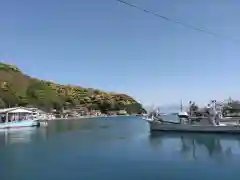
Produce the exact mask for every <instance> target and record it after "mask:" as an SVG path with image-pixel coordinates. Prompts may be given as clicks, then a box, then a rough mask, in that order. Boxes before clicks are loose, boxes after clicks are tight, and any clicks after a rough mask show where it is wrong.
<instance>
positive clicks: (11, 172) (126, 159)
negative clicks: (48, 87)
mask: <svg viewBox="0 0 240 180" xmlns="http://www.w3.org/2000/svg"><path fill="white" fill-rule="evenodd" d="M239 167H240V136H236V135H231V136H230V135H228V136H226V135H205V134H176V133H175V134H169V133H160V134H159V133H157V134H150V133H149V126H148V124H147V123H146V122H145V121H143V120H141V119H139V118H137V117H117V118H93V119H81V120H65V121H52V122H49V126H48V127H41V128H38V129H35V128H34V129H32V128H29V129H22V130H14V131H3V132H0V180H48V179H49V180H63V179H64V180H72V179H73V180H75V179H76V180H80V179H81V180H100V179H101V180H123V179H129V180H130V179H136V180H141V179H144V180H153V179H154V180H157V179H163V180H170V179H177V180H178V179H179V180H180V179H181V180H187V179H189V180H198V179H204V180H208V179H209V180H210V179H211V180H212V178H217V179H218V180H219V179H227V180H231V179H240V170H239Z"/></svg>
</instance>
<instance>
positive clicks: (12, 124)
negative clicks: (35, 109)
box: [0, 120, 40, 129]
mask: <svg viewBox="0 0 240 180" xmlns="http://www.w3.org/2000/svg"><path fill="white" fill-rule="evenodd" d="M39 126H40V122H39V121H38V120H31V121H20V122H7V123H0V129H9V128H21V127H39Z"/></svg>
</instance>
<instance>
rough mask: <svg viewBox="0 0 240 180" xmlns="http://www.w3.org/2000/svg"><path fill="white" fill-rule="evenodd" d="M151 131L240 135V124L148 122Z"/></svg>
mask: <svg viewBox="0 0 240 180" xmlns="http://www.w3.org/2000/svg"><path fill="white" fill-rule="evenodd" d="M148 122H149V124H150V130H151V131H165V132H166V131H169V132H170V131H171V132H198V133H238V134H240V125H239V124H232V125H230V124H228V125H227V124H224V123H222V124H219V125H211V124H209V125H207V124H206V125H203V124H181V123H172V122H171V123H169V122H161V121H152V122H150V121H148Z"/></svg>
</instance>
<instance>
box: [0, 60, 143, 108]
mask: <svg viewBox="0 0 240 180" xmlns="http://www.w3.org/2000/svg"><path fill="white" fill-rule="evenodd" d="M14 106H33V107H38V108H41V109H44V110H46V111H51V110H52V109H56V110H58V111H61V110H63V109H74V108H77V107H78V108H79V109H81V108H84V109H87V110H100V111H101V112H103V113H106V112H107V111H118V110H123V109H125V110H126V111H127V112H128V113H142V112H145V110H144V109H143V108H142V105H141V104H139V103H138V102H137V101H135V100H134V99H133V98H132V97H130V96H128V95H126V94H117V93H108V92H104V91H101V90H97V89H92V88H82V87H79V86H72V85H61V84H56V83H53V82H50V81H44V80H39V79H36V78H32V77H29V76H27V75H25V74H24V73H22V72H21V70H20V69H19V68H18V67H16V66H14V65H9V64H5V63H0V108H4V107H14Z"/></svg>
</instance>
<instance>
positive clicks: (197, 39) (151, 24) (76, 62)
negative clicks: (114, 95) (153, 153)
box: [0, 0, 240, 105]
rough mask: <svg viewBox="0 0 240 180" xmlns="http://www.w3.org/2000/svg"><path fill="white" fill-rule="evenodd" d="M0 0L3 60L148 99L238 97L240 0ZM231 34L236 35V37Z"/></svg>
mask: <svg viewBox="0 0 240 180" xmlns="http://www.w3.org/2000/svg"><path fill="white" fill-rule="evenodd" d="M128 2H130V3H133V4H136V5H138V6H141V7H143V8H146V9H149V10H151V11H153V12H155V13H159V14H162V15H164V16H167V17H169V18H172V19H176V20H178V21H182V22H186V23H188V24H192V25H194V26H197V27H201V28H206V29H208V30H211V31H213V32H215V33H217V34H220V35H222V36H226V37H229V38H226V39H222V38H219V37H214V36H212V35H209V34H204V33H201V32H198V31H195V30H192V29H189V28H185V27H182V26H180V25H178V24H174V23H171V22H167V21H164V20H162V19H160V18H157V17H154V16H152V15H149V14H146V13H144V12H141V11H138V10H136V9H133V8H131V7H128V6H126V5H124V4H121V3H119V2H117V1H116V0H101V1H100V0H51V1H49V0H41V1H34V0H21V1H19V0H0V12H1V16H0V61H2V62H6V63H12V64H16V65H17V66H18V67H20V68H21V69H22V71H23V72H24V73H26V74H28V75H30V76H33V77H37V78H40V79H45V80H52V81H55V82H57V83H62V84H74V85H80V86H83V87H91V88H98V89H102V90H105V91H111V92H120V93H127V94H129V95H131V96H133V97H134V98H136V99H137V100H138V101H140V102H141V103H142V104H144V105H151V104H158V105H170V104H179V102H180V99H182V100H183V103H187V102H188V101H189V100H194V101H195V102H196V103H200V104H202V103H206V102H208V100H209V99H219V100H221V99H226V98H228V97H229V96H231V97H232V98H233V99H240V80H239V77H240V70H239V69H240V41H238V40H240V33H239V29H240V21H239V17H240V11H239V7H240V1H239V0H201V1H199V0H181V1H179V0H128ZM232 39H233V40H232Z"/></svg>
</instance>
